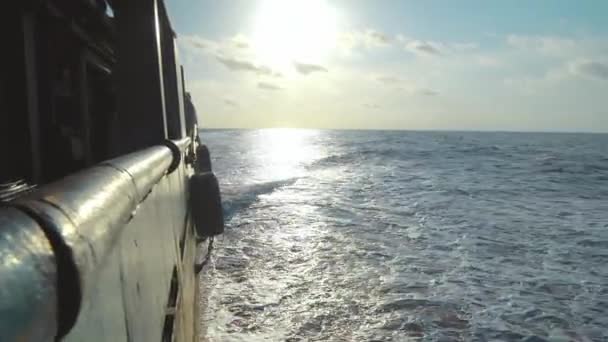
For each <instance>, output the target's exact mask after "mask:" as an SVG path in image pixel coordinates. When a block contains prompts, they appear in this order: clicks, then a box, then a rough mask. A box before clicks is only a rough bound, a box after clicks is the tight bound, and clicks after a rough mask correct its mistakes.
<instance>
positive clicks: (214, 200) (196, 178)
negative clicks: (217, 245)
mask: <svg viewBox="0 0 608 342" xmlns="http://www.w3.org/2000/svg"><path fill="white" fill-rule="evenodd" d="M190 211H191V213H192V218H193V219H194V226H195V229H196V234H197V235H198V236H199V237H201V238H203V237H211V236H215V235H219V234H222V233H223V232H224V212H223V209H222V198H221V194H220V187H219V184H218V181H217V178H216V177H215V175H214V174H213V172H201V173H198V174H195V175H193V176H192V177H191V178H190Z"/></svg>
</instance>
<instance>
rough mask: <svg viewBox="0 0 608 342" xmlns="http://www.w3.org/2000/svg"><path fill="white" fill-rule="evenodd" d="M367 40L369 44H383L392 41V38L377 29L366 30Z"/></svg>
mask: <svg viewBox="0 0 608 342" xmlns="http://www.w3.org/2000/svg"><path fill="white" fill-rule="evenodd" d="M365 41H366V43H367V44H368V45H376V46H383V45H388V44H390V43H391V38H390V37H389V36H388V35H386V34H385V33H383V32H380V31H376V30H372V29H369V30H366V31H365Z"/></svg>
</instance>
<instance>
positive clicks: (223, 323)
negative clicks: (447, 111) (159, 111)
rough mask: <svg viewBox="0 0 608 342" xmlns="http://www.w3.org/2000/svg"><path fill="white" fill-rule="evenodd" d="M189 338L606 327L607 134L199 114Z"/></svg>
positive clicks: (442, 336) (449, 334)
mask: <svg viewBox="0 0 608 342" xmlns="http://www.w3.org/2000/svg"><path fill="white" fill-rule="evenodd" d="M201 139H202V141H203V142H204V143H206V144H207V145H208V146H209V147H210V150H211V153H212V159H213V168H214V171H215V172H216V174H217V175H218V177H219V179H220V183H221V188H222V193H223V199H224V210H225V215H226V224H227V229H226V233H225V234H224V235H223V236H220V237H218V238H216V240H215V242H214V256H213V258H212V260H211V263H210V265H209V269H208V271H207V272H206V274H205V275H204V277H203V278H202V281H201V287H202V288H203V290H204V291H207V296H206V298H204V301H205V306H204V307H203V309H202V312H201V322H200V323H201V329H200V330H201V335H202V336H201V337H202V340H204V341H207V340H208V341H528V342H538V341H608V135H598V134H537V133H463V132H460V133H459V132H408V131H332V130H290V129H269V130H212V131H201Z"/></svg>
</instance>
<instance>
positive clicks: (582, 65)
mask: <svg viewBox="0 0 608 342" xmlns="http://www.w3.org/2000/svg"><path fill="white" fill-rule="evenodd" d="M568 69H569V70H570V72H571V73H573V74H575V75H579V76H584V77H588V78H593V79H596V80H600V81H608V63H602V62H598V61H591V60H577V61H574V62H571V63H570V64H569V65H568Z"/></svg>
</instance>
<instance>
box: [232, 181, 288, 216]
mask: <svg viewBox="0 0 608 342" xmlns="http://www.w3.org/2000/svg"><path fill="white" fill-rule="evenodd" d="M298 179H299V178H298V177H294V178H288V179H282V180H277V181H270V182H264V183H256V184H250V185H246V186H243V187H241V188H238V189H232V190H230V191H226V192H223V193H222V197H223V201H222V205H223V208H224V219H225V220H226V221H229V220H230V219H231V218H232V217H233V216H234V215H235V214H237V213H238V212H239V211H241V210H243V209H246V208H248V207H249V206H251V205H252V204H254V203H255V202H256V201H257V200H258V198H259V197H260V196H261V195H266V194H270V193H272V192H274V191H275V190H277V189H279V188H282V187H285V186H288V185H291V184H293V183H295V182H296V181H297V180H298Z"/></svg>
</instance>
